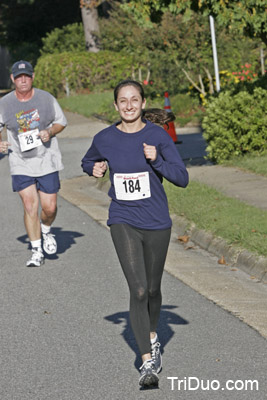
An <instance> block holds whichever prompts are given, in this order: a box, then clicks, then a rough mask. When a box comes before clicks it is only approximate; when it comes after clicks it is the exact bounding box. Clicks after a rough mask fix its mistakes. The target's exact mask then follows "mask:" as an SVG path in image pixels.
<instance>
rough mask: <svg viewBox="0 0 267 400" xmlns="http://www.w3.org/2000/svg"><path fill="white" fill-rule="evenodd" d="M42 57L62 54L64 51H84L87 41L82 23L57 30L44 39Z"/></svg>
mask: <svg viewBox="0 0 267 400" xmlns="http://www.w3.org/2000/svg"><path fill="white" fill-rule="evenodd" d="M42 42H43V47H42V49H41V51H40V52H41V55H44V54H54V53H61V52H63V51H75V52H77V51H84V50H85V47H86V46H85V39H84V29H83V24H82V23H78V22H76V23H74V24H69V25H66V26H63V27H62V28H60V29H59V28H55V29H53V30H52V31H51V32H49V33H47V35H46V37H44V38H42Z"/></svg>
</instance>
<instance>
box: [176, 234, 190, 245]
mask: <svg viewBox="0 0 267 400" xmlns="http://www.w3.org/2000/svg"><path fill="white" fill-rule="evenodd" d="M178 240H179V241H180V242H183V243H187V242H188V240H189V236H188V235H183V236H178Z"/></svg>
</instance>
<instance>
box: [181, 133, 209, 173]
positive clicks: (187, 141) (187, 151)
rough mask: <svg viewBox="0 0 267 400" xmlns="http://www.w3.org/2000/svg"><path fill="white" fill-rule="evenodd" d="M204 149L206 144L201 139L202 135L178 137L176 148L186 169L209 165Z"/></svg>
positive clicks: (192, 134)
mask: <svg viewBox="0 0 267 400" xmlns="http://www.w3.org/2000/svg"><path fill="white" fill-rule="evenodd" d="M206 147H207V143H206V141H205V139H204V138H203V136H202V133H190V134H180V135H178V143H177V144H176V148H177V150H178V151H179V154H180V156H181V157H182V159H183V162H184V163H185V166H186V167H189V166H193V165H209V164H211V162H210V161H209V160H208V159H207V158H206V157H207V153H206Z"/></svg>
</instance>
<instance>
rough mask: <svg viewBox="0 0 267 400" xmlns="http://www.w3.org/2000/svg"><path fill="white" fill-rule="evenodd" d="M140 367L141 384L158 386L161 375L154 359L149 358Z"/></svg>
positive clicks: (145, 386) (142, 385) (143, 385)
mask: <svg viewBox="0 0 267 400" xmlns="http://www.w3.org/2000/svg"><path fill="white" fill-rule="evenodd" d="M139 369H140V378H139V385H140V386H141V387H143V388H148V387H152V386H158V383H159V377H158V375H157V372H156V368H155V365H154V362H153V360H147V361H145V362H144V363H143V365H142V366H141V367H140V368H139Z"/></svg>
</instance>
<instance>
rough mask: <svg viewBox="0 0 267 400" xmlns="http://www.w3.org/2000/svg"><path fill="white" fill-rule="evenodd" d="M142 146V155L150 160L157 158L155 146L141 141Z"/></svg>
mask: <svg viewBox="0 0 267 400" xmlns="http://www.w3.org/2000/svg"><path fill="white" fill-rule="evenodd" d="M143 146H144V155H145V157H146V158H147V159H148V160H150V161H155V160H156V158H157V149H156V147H155V146H150V145H148V144H146V143H143Z"/></svg>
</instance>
